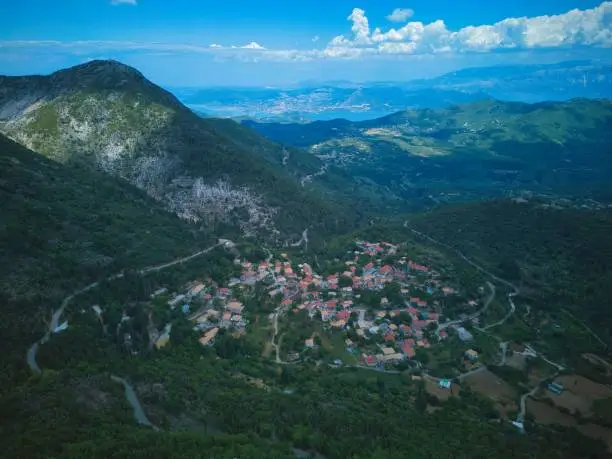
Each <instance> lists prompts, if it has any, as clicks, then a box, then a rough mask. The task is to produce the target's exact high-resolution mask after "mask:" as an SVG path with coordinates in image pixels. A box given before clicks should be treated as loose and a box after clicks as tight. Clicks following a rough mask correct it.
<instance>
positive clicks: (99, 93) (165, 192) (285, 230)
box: [0, 61, 341, 241]
mask: <svg viewBox="0 0 612 459" xmlns="http://www.w3.org/2000/svg"><path fill="white" fill-rule="evenodd" d="M0 131H1V132H3V133H5V134H6V135H8V136H9V137H11V138H13V139H14V140H16V141H18V142H19V143H21V144H23V145H25V146H26V147H28V148H31V149H33V150H34V151H37V152H40V153H42V154H44V155H45V156H47V157H49V158H52V159H54V160H57V161H60V162H81V163H84V164H88V165H90V166H93V167H94V168H97V169H100V170H103V171H104V172H106V173H109V174H111V175H115V176H119V177H121V178H123V179H125V180H127V181H128V182H130V183H131V184H133V185H136V186H137V187H139V188H141V189H143V190H145V191H146V192H147V193H148V194H149V195H150V196H152V197H153V198H155V199H156V200H158V201H160V202H163V203H164V204H165V206H166V207H167V208H169V209H170V210H172V211H173V212H175V213H177V214H178V215H179V216H181V217H183V218H185V219H188V220H191V221H195V222H202V223H205V224H207V225H214V226H219V227H223V226H227V225H229V226H232V227H239V228H240V229H241V231H242V233H243V234H245V235H267V236H270V237H271V238H272V239H274V240H276V241H282V239H283V238H284V237H287V236H291V235H298V234H300V233H301V231H302V230H303V229H304V227H305V226H307V225H308V222H312V221H313V219H312V218H311V216H312V215H313V214H317V215H327V217H324V218H322V219H318V220H315V221H316V223H315V225H318V226H320V227H324V226H325V225H329V224H330V225H332V226H335V225H338V224H341V223H337V221H338V220H339V219H338V218H337V216H335V215H334V211H333V210H332V209H333V204H332V203H330V202H323V201H322V200H321V199H320V198H319V197H318V196H317V193H316V192H311V190H306V189H303V187H301V186H300V185H299V182H298V180H296V178H295V177H293V176H292V175H291V174H288V173H287V171H285V170H284V168H283V165H282V162H281V164H279V163H278V161H276V162H275V161H272V160H271V159H270V154H267V153H268V151H269V150H275V151H276V150H278V151H281V150H282V147H280V146H278V145H275V144H273V143H272V142H266V141H264V140H263V139H262V140H261V141H260V140H254V139H251V141H250V143H249V144H248V145H246V144H244V143H243V144H242V145H241V144H240V142H239V140H240V139H232V138H230V137H228V136H227V135H226V134H224V132H223V130H222V129H220V128H219V126H218V124H215V123H214V122H209V121H207V120H203V119H201V118H200V117H198V116H197V115H195V114H194V113H193V112H192V111H191V110H190V109H188V108H187V107H185V106H184V105H182V104H181V103H180V102H179V101H178V99H177V98H176V97H175V96H174V95H172V94H171V93H169V92H167V91H165V90H164V89H162V88H160V87H159V86H156V85H155V84H153V83H151V82H149V81H148V80H147V79H146V78H145V77H144V76H143V75H142V74H141V73H140V72H138V71H137V70H135V69H133V68H131V67H128V66H125V65H124V64H121V63H119V62H116V61H92V62H89V63H86V64H82V65H79V66H76V67H72V68H70V69H64V70H61V71H59V72H56V73H54V74H52V75H49V76H34V77H0ZM255 136H256V135H255ZM255 139H257V136H256V137H255ZM256 147H257V148H259V149H260V150H262V152H260V154H254V153H253V152H254V150H256V149H257V148H256ZM264 150H265V151H264ZM276 156H278V155H276ZM315 161H316V160H315ZM310 169H312V170H316V169H317V166H316V165H314V164H311V165H310ZM285 213H286V216H281V215H284V214H285ZM287 216H291V217H292V218H286V217H287ZM326 218H327V221H326ZM319 222H323V223H319Z"/></svg>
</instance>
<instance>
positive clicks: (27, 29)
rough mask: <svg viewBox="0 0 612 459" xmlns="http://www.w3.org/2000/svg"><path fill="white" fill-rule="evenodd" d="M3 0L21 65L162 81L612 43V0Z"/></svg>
mask: <svg viewBox="0 0 612 459" xmlns="http://www.w3.org/2000/svg"><path fill="white" fill-rule="evenodd" d="M0 2H2V3H6V4H5V5H4V7H3V8H2V11H3V14H2V15H0V73H2V74H12V75H15V74H31V73H49V72H52V71H54V70H57V69H59V68H62V67H66V66H70V65H74V64H78V63H81V62H85V61H87V60H90V59H94V58H113V59H118V60H120V61H122V62H125V63H127V64H130V65H134V66H136V67H138V68H139V69H140V70H141V71H143V73H145V75H146V76H147V77H149V78H151V79H152V80H154V81H155V82H157V83H159V84H163V85H170V86H194V85H279V84H291V83H294V82H297V81H301V80H307V79H316V80H332V79H347V80H353V81H366V80H405V79H410V78H420V77H427V76H434V75H437V74H440V73H443V72H447V71H452V70H455V69H457V68H462V67H468V66H480V65H495V64H512V63H521V64H523V63H529V62H534V63H536V62H555V61H561V60H567V59H582V58H593V59H598V58H599V59H609V58H610V56H611V55H612V52H611V49H612V2H603V3H602V2H601V1H592V0H514V1H512V2H499V1H492V0H489V1H482V0H463V1H462V2H458V1H457V0H412V1H395V0H361V1H349V0H325V1H323V0H309V1H307V2H306V1H299V0H289V1H281V0H259V1H258V0H251V1H242V0H225V1H214V2H212V1H208V0H172V1H170V0H87V1H85V0H55V1H49V0H20V1H19V2H9V1H8V0H0ZM0 6H2V5H0Z"/></svg>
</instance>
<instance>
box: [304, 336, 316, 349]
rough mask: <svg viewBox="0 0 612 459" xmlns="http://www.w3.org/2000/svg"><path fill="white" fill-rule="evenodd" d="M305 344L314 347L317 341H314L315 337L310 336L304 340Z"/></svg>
mask: <svg viewBox="0 0 612 459" xmlns="http://www.w3.org/2000/svg"><path fill="white" fill-rule="evenodd" d="M304 346H306V347H307V348H310V349H312V348H314V347H315V343H314V339H312V338H308V339H307V340H305V341H304Z"/></svg>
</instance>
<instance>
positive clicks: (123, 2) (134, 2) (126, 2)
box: [111, 0, 138, 6]
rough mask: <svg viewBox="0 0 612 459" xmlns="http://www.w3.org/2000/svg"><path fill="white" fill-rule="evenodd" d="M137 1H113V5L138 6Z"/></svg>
mask: <svg viewBox="0 0 612 459" xmlns="http://www.w3.org/2000/svg"><path fill="white" fill-rule="evenodd" d="M137 4H138V2H137V1H136V0H111V5H134V6H135V5H137Z"/></svg>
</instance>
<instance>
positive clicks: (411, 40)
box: [328, 1, 612, 54]
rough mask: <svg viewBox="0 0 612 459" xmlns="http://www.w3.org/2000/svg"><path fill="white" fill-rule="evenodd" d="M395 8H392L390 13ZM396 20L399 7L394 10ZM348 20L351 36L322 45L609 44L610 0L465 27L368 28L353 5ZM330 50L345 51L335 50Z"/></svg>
mask: <svg viewBox="0 0 612 459" xmlns="http://www.w3.org/2000/svg"><path fill="white" fill-rule="evenodd" d="M395 13H398V14H397V15H395ZM394 15H395V17H396V19H398V20H399V18H400V17H403V16H402V14H401V11H400V10H399V9H398V10H395V11H393V13H391V15H390V16H388V19H391V18H392V17H393V16H394ZM348 19H349V20H350V21H351V22H352V27H351V31H352V33H353V35H352V37H350V38H347V37H346V36H345V35H338V36H337V37H335V38H334V39H332V40H331V42H330V43H329V45H328V48H355V49H360V50H368V51H367V53H373V52H374V53H380V54H419V53H424V54H427V53H443V52H446V53H448V52H457V53H466V52H487V51H495V50H508V49H536V48H563V47H565V48H569V47H581V46H590V47H605V48H608V47H612V2H609V1H606V2H603V3H601V5H599V6H597V7H595V8H592V9H588V10H579V9H574V10H571V11H568V12H567V13H564V14H558V15H552V16H536V17H531V18H528V17H521V18H507V19H504V20H502V21H499V22H496V23H495V24H484V25H477V26H472V25H470V26H467V27H464V28H462V29H459V30H456V31H453V30H449V29H448V28H447V26H446V24H445V23H444V21H443V20H437V21H434V22H431V23H429V24H425V23H423V22H408V23H406V24H405V25H404V26H403V27H401V28H398V29H396V28H390V29H388V30H386V31H383V30H381V29H380V28H375V29H374V30H373V31H372V32H370V27H369V22H368V18H367V16H366V15H365V11H364V10H362V9H361V8H355V9H354V10H353V12H352V13H351V15H350V16H349V17H348ZM335 53H336V54H343V53H344V54H346V51H345V50H336V51H335Z"/></svg>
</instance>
